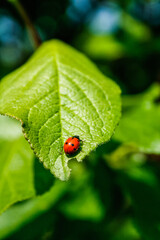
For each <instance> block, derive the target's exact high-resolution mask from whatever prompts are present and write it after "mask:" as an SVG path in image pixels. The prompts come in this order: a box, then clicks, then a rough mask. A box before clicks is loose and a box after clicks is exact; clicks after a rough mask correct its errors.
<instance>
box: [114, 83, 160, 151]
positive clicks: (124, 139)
mask: <svg viewBox="0 0 160 240" xmlns="http://www.w3.org/2000/svg"><path fill="white" fill-rule="evenodd" d="M159 90H160V87H159V85H158V84H157V85H154V86H153V87H151V89H150V90H149V91H147V92H146V93H144V94H142V95H138V96H137V100H136V96H133V99H132V97H131V96H130V97H129V98H127V97H125V98H124V100H125V101H124V114H123V117H122V120H121V122H120V125H119V127H118V128H117V130H116V134H115V135H114V137H113V139H114V140H116V141H119V142H120V143H125V144H126V143H127V144H132V145H133V146H135V147H136V148H137V149H138V150H139V151H142V152H144V153H154V154H159V153H160V124H159V121H157V119H160V106H159V104H157V103H156V101H157V99H158V97H159Z"/></svg>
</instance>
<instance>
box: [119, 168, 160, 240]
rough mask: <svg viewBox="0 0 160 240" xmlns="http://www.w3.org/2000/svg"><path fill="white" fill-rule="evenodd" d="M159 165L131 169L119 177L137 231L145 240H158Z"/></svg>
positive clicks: (159, 235)
mask: <svg viewBox="0 0 160 240" xmlns="http://www.w3.org/2000/svg"><path fill="white" fill-rule="evenodd" d="M159 171H160V167H159V165H156V167H154V166H151V165H148V166H147V165H146V166H143V167H141V168H133V169H130V170H128V171H126V172H123V174H122V173H121V174H120V175H119V182H120V183H121V185H122V188H123V189H124V190H125V191H126V194H127V196H128V197H129V199H130V203H131V206H132V209H133V213H134V218H135V223H136V226H137V229H138V231H139V233H140V235H141V236H143V239H145V240H151V239H152V240H159V239H160V228H159V226H160V192H159V189H160V180H159Z"/></svg>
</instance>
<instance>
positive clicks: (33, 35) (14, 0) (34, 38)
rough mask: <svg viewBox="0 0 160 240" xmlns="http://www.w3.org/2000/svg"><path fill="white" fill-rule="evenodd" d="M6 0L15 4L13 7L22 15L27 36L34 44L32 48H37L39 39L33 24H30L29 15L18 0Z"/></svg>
mask: <svg viewBox="0 0 160 240" xmlns="http://www.w3.org/2000/svg"><path fill="white" fill-rule="evenodd" d="M7 1H8V2H10V3H12V4H13V5H14V6H15V8H16V9H17V11H18V12H19V14H20V16H21V17H22V19H23V20H24V22H25V24H26V28H27V31H28V35H29V38H30V40H31V42H32V44H33V45H34V48H38V47H39V46H40V44H41V39H40V37H39V34H38V32H37V31H36V29H35V27H34V25H33V24H32V22H31V20H30V18H29V16H28V15H27V13H26V11H25V9H24V7H23V6H22V5H21V3H20V2H19V0H7Z"/></svg>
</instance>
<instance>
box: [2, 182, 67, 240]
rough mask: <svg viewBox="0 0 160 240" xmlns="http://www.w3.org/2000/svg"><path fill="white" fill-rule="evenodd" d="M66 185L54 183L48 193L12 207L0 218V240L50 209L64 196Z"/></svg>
mask: <svg viewBox="0 0 160 240" xmlns="http://www.w3.org/2000/svg"><path fill="white" fill-rule="evenodd" d="M65 191H66V183H63V182H60V181H58V180H57V181H56V182H55V184H54V185H53V186H52V188H51V189H50V191H49V192H47V193H45V194H43V195H41V196H38V197H35V198H33V199H31V200H28V201H26V202H23V203H20V204H19V205H16V206H12V207H11V208H10V209H8V210H7V211H6V212H5V213H3V214H2V215H1V216H0V239H4V238H6V237H8V236H9V235H11V234H12V233H14V232H16V231H18V230H19V229H20V228H21V227H23V226H24V225H25V224H27V223H28V222H30V221H33V220H34V219H36V218H37V217H38V216H40V215H42V214H43V213H45V212H46V211H48V210H49V209H51V208H52V207H53V206H54V205H55V204H56V202H57V201H58V200H59V199H60V198H61V196H63V195H64V193H65Z"/></svg>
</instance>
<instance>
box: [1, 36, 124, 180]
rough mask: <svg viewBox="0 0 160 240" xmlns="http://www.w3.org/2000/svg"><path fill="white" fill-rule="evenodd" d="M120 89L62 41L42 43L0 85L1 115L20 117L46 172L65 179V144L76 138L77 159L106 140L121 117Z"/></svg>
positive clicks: (79, 159) (67, 169)
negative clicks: (79, 146)
mask: <svg viewBox="0 0 160 240" xmlns="http://www.w3.org/2000/svg"><path fill="white" fill-rule="evenodd" d="M120 105H121V104H120V90H119V88H118V86H117V85H116V84H115V83H114V82H112V81H111V80H110V79H108V78H106V77H104V76H103V75H102V74H101V73H100V72H99V71H98V69H97V68H96V67H95V65H93V64H92V63H91V62H90V61H89V60H88V59H87V58H86V57H85V56H83V55H82V54H80V53H79V52H77V51H76V50H74V49H72V48H71V47H69V46H67V45H65V44H64V43H62V42H60V41H56V40H54V41H50V42H47V43H44V44H43V45H42V46H41V47H40V48H39V50H38V51H37V52H36V53H35V54H34V56H33V57H32V58H31V59H30V60H29V61H28V62H27V63H26V64H25V65H24V66H22V67H21V68H20V69H18V70H17V71H15V72H13V73H11V74H10V75H8V76H7V77H5V78H4V79H3V80H2V81H1V84H0V112H1V113H3V114H7V115H9V116H14V117H16V118H18V119H20V120H21V121H22V123H23V128H24V132H25V136H26V138H27V139H29V141H30V143H31V146H32V148H33V149H34V151H35V152H36V154H37V156H38V157H39V158H40V160H41V161H43V163H44V166H45V167H46V168H50V170H51V172H52V173H53V174H54V175H55V176H56V177H58V178H60V179H61V180H67V179H68V177H69V175H70V169H69V168H68V166H67V162H68V160H69V158H68V157H67V156H66V155H65V154H64V152H62V148H63V144H64V141H65V140H66V139H67V138H68V137H70V136H74V135H79V136H80V138H81V139H82V140H84V144H83V146H82V150H83V151H80V153H78V155H77V156H76V158H77V160H78V161H81V160H82V159H83V158H84V157H85V156H86V155H87V154H88V153H89V152H90V151H92V150H93V149H95V148H96V147H97V146H98V145H99V144H102V143H104V142H106V141H108V140H109V139H110V137H111V136H112V134H113V132H114V129H115V127H116V125H117V123H118V121H119V118H120Z"/></svg>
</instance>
